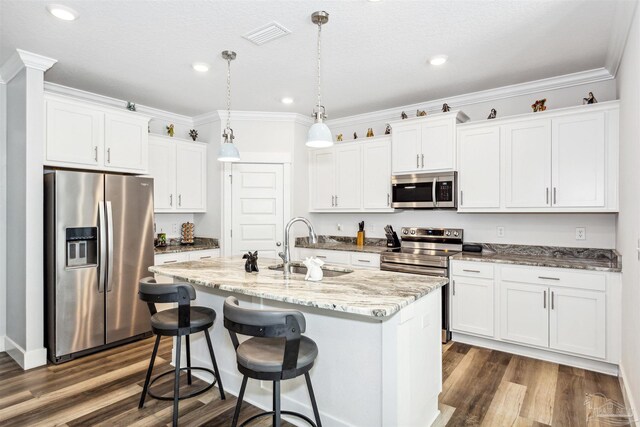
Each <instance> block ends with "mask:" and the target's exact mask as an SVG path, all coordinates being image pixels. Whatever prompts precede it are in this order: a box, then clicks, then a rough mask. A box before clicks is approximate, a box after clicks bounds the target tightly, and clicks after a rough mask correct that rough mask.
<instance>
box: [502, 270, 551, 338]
mask: <svg viewBox="0 0 640 427" xmlns="http://www.w3.org/2000/svg"><path fill="white" fill-rule="evenodd" d="M548 304H549V290H548V288H547V287H544V286H536V285H531V284H524V283H510V282H502V283H500V338H502V339H503V340H507V341H513V342H517V343H522V344H530V345H536V346H540V347H548V346H549V311H548Z"/></svg>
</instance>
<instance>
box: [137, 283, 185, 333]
mask: <svg viewBox="0 0 640 427" xmlns="http://www.w3.org/2000/svg"><path fill="white" fill-rule="evenodd" d="M138 297H139V298H140V299H141V300H142V301H144V302H146V303H147V307H149V312H150V313H151V315H152V316H153V315H154V314H156V313H157V312H158V310H157V309H156V304H165V303H172V302H177V303H178V327H179V328H180V329H183V328H188V327H189V324H190V323H191V310H190V306H191V300H194V299H196V290H195V289H194V288H193V286H191V285H190V284H189V283H157V282H156V279H154V278H153V277H145V278H144V279H142V280H140V284H139V288H138Z"/></svg>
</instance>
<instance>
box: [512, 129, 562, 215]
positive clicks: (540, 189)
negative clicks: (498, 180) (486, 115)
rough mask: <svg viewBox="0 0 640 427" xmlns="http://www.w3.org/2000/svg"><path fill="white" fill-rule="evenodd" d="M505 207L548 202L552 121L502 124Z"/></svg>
mask: <svg viewBox="0 0 640 427" xmlns="http://www.w3.org/2000/svg"><path fill="white" fill-rule="evenodd" d="M503 132H504V134H503V137H504V147H505V155H504V162H505V169H504V170H505V206H506V207H507V208H510V207H512V208H538V207H546V206H550V201H551V120H546V119H545V120H532V121H526V122H523V123H517V124H512V125H507V126H503Z"/></svg>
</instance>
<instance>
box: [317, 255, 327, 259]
mask: <svg viewBox="0 0 640 427" xmlns="http://www.w3.org/2000/svg"><path fill="white" fill-rule="evenodd" d="M316 258H326V256H324V255H316Z"/></svg>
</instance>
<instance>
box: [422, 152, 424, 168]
mask: <svg viewBox="0 0 640 427" xmlns="http://www.w3.org/2000/svg"><path fill="white" fill-rule="evenodd" d="M422 167H423V168H424V154H423V155H422Z"/></svg>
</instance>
